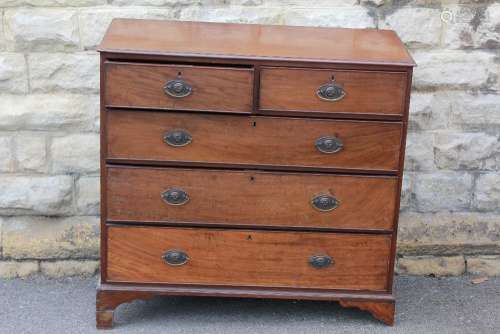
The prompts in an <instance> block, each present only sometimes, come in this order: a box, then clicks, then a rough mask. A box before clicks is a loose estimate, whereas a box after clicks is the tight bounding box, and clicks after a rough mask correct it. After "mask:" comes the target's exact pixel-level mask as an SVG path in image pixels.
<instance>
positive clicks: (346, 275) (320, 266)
mask: <svg viewBox="0 0 500 334" xmlns="http://www.w3.org/2000/svg"><path fill="white" fill-rule="evenodd" d="M107 235H108V242H107V247H108V253H107V280H108V281H110V282H131V283H159V284H203V285H231V286H266V287H283V288H319V289H346V290H372V291H385V290H386V289H387V278H388V272H389V262H390V261H389V255H390V249H391V239H390V236H387V235H366V234H365V235H363V234H335V233H311V232H277V231H251V230H218V229H188V228H168V227H118V226H111V227H108V234H107Z"/></svg>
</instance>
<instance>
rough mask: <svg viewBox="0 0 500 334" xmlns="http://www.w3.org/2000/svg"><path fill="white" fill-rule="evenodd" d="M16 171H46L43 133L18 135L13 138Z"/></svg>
mask: <svg viewBox="0 0 500 334" xmlns="http://www.w3.org/2000/svg"><path fill="white" fill-rule="evenodd" d="M14 148H15V152H16V154H15V155H16V166H17V170H19V171H23V172H26V171H28V172H46V171H47V139H46V136H45V134H44V133H36V132H34V133H31V134H19V135H16V136H15V137H14Z"/></svg>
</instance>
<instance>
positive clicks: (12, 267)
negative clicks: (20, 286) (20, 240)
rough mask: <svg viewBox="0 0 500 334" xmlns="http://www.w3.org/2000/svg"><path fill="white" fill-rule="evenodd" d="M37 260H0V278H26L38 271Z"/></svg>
mask: <svg viewBox="0 0 500 334" xmlns="http://www.w3.org/2000/svg"><path fill="white" fill-rule="evenodd" d="M39 269H40V268H39V264H38V262H37V261H0V278H6V279H12V278H26V277H29V276H33V275H36V274H37V273H38V271H39Z"/></svg>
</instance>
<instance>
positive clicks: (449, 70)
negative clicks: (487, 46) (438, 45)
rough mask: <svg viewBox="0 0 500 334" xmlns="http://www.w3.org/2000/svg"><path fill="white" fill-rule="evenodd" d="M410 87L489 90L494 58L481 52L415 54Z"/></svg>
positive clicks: (492, 82) (492, 83)
mask: <svg viewBox="0 0 500 334" xmlns="http://www.w3.org/2000/svg"><path fill="white" fill-rule="evenodd" d="M413 57H414V58H415V61H416V62H417V64H418V67H416V68H415V70H414V76H413V85H414V87H416V88H418V89H424V88H425V89H427V88H436V87H440V88H454V89H463V88H482V89H491V88H492V87H494V86H495V84H496V80H497V76H498V73H497V68H498V66H497V64H496V63H495V55H494V54H493V53H488V52H485V51H475V52H465V51H450V50H446V51H419V52H414V53H413Z"/></svg>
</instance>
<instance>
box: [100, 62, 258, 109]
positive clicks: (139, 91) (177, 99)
mask: <svg viewBox="0 0 500 334" xmlns="http://www.w3.org/2000/svg"><path fill="white" fill-rule="evenodd" d="M104 82H105V104H106V105H107V106H112V107H136V108H152V109H173V110H203V111H213V112H235V113H250V112H251V111H252V108H253V69H251V68H235V67H215V66H191V65H177V64H140V63H119V62H107V63H106V64H105V81H104Z"/></svg>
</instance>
